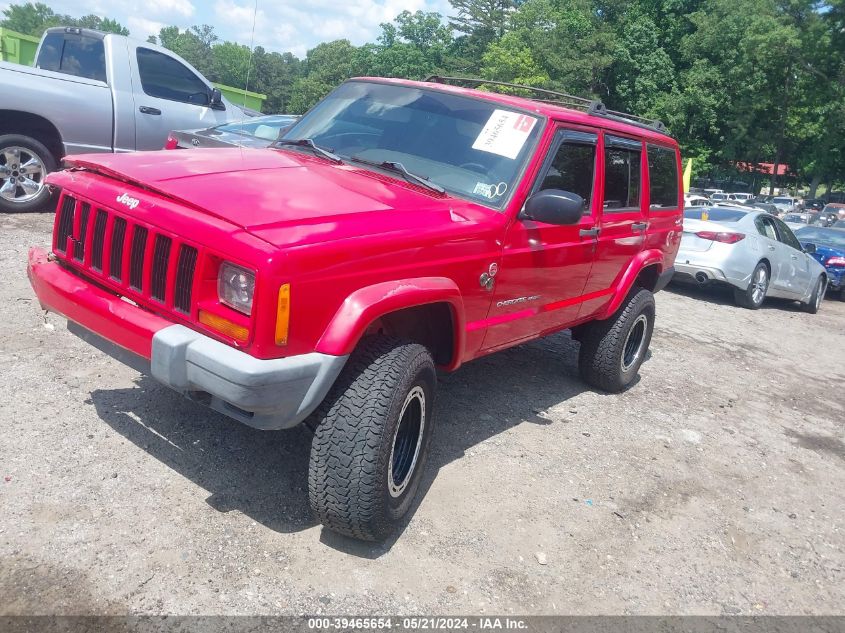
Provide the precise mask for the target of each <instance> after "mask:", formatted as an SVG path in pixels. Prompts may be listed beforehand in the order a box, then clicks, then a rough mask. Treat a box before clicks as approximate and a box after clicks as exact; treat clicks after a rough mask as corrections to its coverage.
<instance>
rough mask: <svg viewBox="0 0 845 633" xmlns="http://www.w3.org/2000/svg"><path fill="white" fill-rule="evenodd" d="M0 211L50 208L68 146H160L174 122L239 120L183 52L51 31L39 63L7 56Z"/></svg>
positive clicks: (0, 84) (1, 75)
mask: <svg viewBox="0 0 845 633" xmlns="http://www.w3.org/2000/svg"><path fill="white" fill-rule="evenodd" d="M0 111H2V116H0V211H33V210H37V209H41V208H44V206H45V204H46V202H47V198H48V197H49V195H50V194H49V191H48V190H47V188H46V186H45V182H44V179H45V177H46V176H47V174H48V173H49V172H51V171H53V170H55V169H56V168H57V167H58V166H59V164H60V162H61V159H62V158H63V157H64V156H65V155H66V154H71V153H80V152H126V151H132V150H142V149H161V147H162V146H163V145H164V142H165V140H166V139H167V134H168V132H170V130H172V129H174V128H177V129H178V128H197V127H200V126H203V125H206V126H211V125H216V124H220V123H225V122H227V121H232V120H239V119H242V118H243V117H244V112H243V111H242V110H241V109H240V108H238V107H237V106H235V105H233V104H231V103H230V102H229V101H227V100H226V99H225V98H223V96H222V95H221V94H220V91H219V90H218V89H216V88H214V87H213V86H212V85H211V83H210V82H209V81H208V80H207V79H205V78H204V77H203V76H202V75H201V74H200V73H199V72H198V71H197V70H196V69H194V68H193V67H192V66H191V65H190V64H188V63H187V62H186V61H185V60H184V59H182V58H181V57H179V56H178V55H175V54H174V53H172V52H171V51H169V50H167V49H165V48H162V47H160V46H156V45H155V44H148V43H146V42H140V41H135V40H132V39H130V38H127V37H124V36H122V35H115V34H111V33H109V34H106V33H101V32H99V31H93V30H90V29H81V28H76V27H73V28H70V27H68V28H65V27H58V28H52V29H47V31H45V33H44V35H43V37H42V39H41V43H40V44H39V46H38V51H37V53H36V57H35V67H34V68H32V67H29V66H21V65H20V64H10V63H7V62H0Z"/></svg>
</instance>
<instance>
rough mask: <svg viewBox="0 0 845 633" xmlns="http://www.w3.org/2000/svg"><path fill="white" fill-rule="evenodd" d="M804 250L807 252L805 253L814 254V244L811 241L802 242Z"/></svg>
mask: <svg viewBox="0 0 845 633" xmlns="http://www.w3.org/2000/svg"><path fill="white" fill-rule="evenodd" d="M804 252H805V253H807V255H813V254H815V252H816V245H815V244H813V243H812V242H807V243H806V244H804Z"/></svg>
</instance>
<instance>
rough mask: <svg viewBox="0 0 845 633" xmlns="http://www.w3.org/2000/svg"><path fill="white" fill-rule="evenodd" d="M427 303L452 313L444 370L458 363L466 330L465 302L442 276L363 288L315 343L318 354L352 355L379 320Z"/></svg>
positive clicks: (451, 284)
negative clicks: (445, 306) (448, 357)
mask: <svg viewBox="0 0 845 633" xmlns="http://www.w3.org/2000/svg"><path fill="white" fill-rule="evenodd" d="M430 303H447V304H449V306H450V308H451V312H452V328H453V332H452V341H453V349H452V360H451V362H450V364H449V365H448V366H447V367H446V368H445V369H447V370H449V371H452V370H454V369H457V368H458V366H459V365H460V363H461V357H462V355H463V349H464V335H465V330H466V325H465V317H464V302H463V298H462V297H461V292H460V290H459V289H458V286H457V284H455V282H454V281H452V280H451V279H447V278H445V277H415V278H412V279H397V280H394V281H386V282H382V283H378V284H374V285H372V286H366V287H364V288H360V289H359V290H356V291H355V292H353V293H352V294H351V295H349V296H348V297H347V298H346V300H344V302H343V304H341V306H340V308H339V309H338V311H337V312H336V313H335V315H334V317H332V320H331V321H330V322H329V325H328V327H327V328H326V331H325V332H324V333H323V336H322V337H321V338H320V340H319V342H318V343H317V347H316V350H315V351H317V352H320V353H321V354H331V355H335V356H342V355H346V354H351V353H352V351H353V350H354V349H355V346H356V345H357V344H358V341H360V340H361V337H362V336H364V333H365V332H366V331H367V328H368V327H369V326H370V325H371V324H373V323H374V322H375V321H376V320H378V319H379V318H380V317H382V316H384V315H387V314H390V313H391V312H396V311H398V310H403V309H405V308H414V307H417V306H422V305H426V304H430Z"/></svg>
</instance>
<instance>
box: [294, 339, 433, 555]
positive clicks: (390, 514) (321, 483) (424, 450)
mask: <svg viewBox="0 0 845 633" xmlns="http://www.w3.org/2000/svg"><path fill="white" fill-rule="evenodd" d="M435 388H436V374H435V369H434V361H433V360H432V357H431V353H430V352H429V351H428V349H426V348H425V347H423V346H422V345H418V344H416V343H409V342H407V341H403V340H400V339H396V338H392V337H386V336H377V337H370V338H367V339H365V340H363V341H362V342H361V343H360V344H359V346H358V348H357V349H356V350H355V351H354V352H353V353H352V355H351V356H350V358H349V360H348V361H347V363H346V366H345V367H344V369H343V371H342V372H341V374H340V376H339V377H338V379H337V381H336V382H335V384H334V386H333V387H332V389H331V390H330V391H329V394H328V396H326V399H325V400H324V401H323V403H322V404H321V405H320V407H319V408H318V409H317V411H316V412H315V414H314V417H313V421H314V422H316V427H315V431H314V437H313V439H312V441H311V460H310V463H309V467H308V496H309V500H310V503H311V509H312V510H313V512H314V514H315V515H316V516H317V518H318V519H319V521H320V522H321V523H322V524H323V525H324V526H325V527H326V528H328V529H329V530H332V531H334V532H339V533H341V534H345V535H347V536H351V537H354V538H357V539H362V540H367V541H377V540H382V539H384V538H385V537H386V536H388V535H389V534H390V533H391V532H392V531H393V530H395V529H396V528H397V527H398V525H399V524H400V523H401V521H402V519H403V518H404V517H405V515H406V514H407V513H408V511H409V509H410V508H411V506H412V504H413V501H414V497H415V495H416V492H417V489H418V487H419V483H420V479H421V475H422V472H423V469H424V468H423V467H424V464H425V460H426V456H427V454H428V445H429V442H430V440H431V431H432V423H433V418H432V410H433V406H434V393H435ZM417 389H420V390H421V392H420V391H418V390H417ZM420 393H422V394H423V395H424V398H423V403H422V405H420V404H419V402H417V403H416V405H415V406H417V407H419V408H421V409H422V414H421V417H422V424H421V426H422V429H421V433H419V434H418V436H417V437H418V438H419V439H418V443H419V451H418V452H416V453H415V454H416V455H417V457H416V460H415V463H414V464H413V465H412V466H411V470H410V472H409V474H408V475H407V477H406V478H405V479H404V481H405V483H406V485H405V486H404V488H403V490H402V491H401V492H399V491H397V490H396V489H394V493H393V494H391V490H390V481H392V479H391V478H392V477H393V472H394V471H393V467H394V464H393V463H392V457H393V455H392V450H393V445H394V441H395V439H396V437H397V427H398V426H399V423H400V413H401V412H402V408H403V405H405V404H406V402H408V399H409V398H411V397H412V396H414V397H416V398H419V394H420ZM397 445H398V444H397ZM388 471H390V472H388Z"/></svg>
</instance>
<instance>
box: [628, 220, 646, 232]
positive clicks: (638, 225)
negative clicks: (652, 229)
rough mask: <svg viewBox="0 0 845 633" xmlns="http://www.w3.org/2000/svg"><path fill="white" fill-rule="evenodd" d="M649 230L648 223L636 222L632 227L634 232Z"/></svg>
mask: <svg viewBox="0 0 845 633" xmlns="http://www.w3.org/2000/svg"><path fill="white" fill-rule="evenodd" d="M647 228H648V222H634V223H633V224H632V225H631V230H632V231H645V230H646V229H647Z"/></svg>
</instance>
